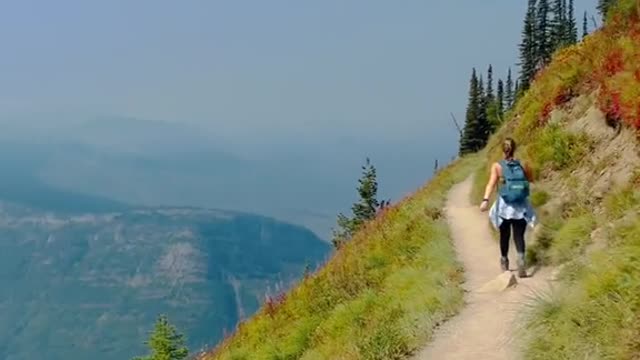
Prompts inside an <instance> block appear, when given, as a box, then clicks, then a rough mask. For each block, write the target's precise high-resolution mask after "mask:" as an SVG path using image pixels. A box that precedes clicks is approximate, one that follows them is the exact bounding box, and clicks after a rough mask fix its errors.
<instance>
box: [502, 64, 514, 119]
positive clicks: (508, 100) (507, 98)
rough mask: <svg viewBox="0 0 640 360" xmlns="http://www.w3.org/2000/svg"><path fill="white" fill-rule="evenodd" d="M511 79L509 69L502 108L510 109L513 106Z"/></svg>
mask: <svg viewBox="0 0 640 360" xmlns="http://www.w3.org/2000/svg"><path fill="white" fill-rule="evenodd" d="M513 98H514V92H513V78H512V77H511V68H509V72H508V73H507V83H506V87H505V90H504V108H505V109H511V106H513Z"/></svg>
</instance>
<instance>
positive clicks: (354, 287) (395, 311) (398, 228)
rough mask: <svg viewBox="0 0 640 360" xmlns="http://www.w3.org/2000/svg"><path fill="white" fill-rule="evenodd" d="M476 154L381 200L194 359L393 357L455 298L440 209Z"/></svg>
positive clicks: (456, 272)
mask: <svg viewBox="0 0 640 360" xmlns="http://www.w3.org/2000/svg"><path fill="white" fill-rule="evenodd" d="M477 161H478V160H477V158H475V157H469V158H465V159H464V160H461V161H457V162H456V163H454V164H453V165H451V166H449V167H448V168H446V169H444V170H442V171H441V172H439V173H438V174H437V175H436V176H435V177H434V179H433V180H432V181H431V182H430V183H429V184H428V185H427V186H425V187H424V188H422V189H420V190H419V191H417V192H416V193H415V194H414V195H413V196H410V197H408V198H406V199H404V200H403V201H401V202H399V203H398V204H396V205H394V206H391V207H389V208H386V210H384V211H383V212H382V213H381V214H380V215H379V216H378V217H377V218H376V219H375V220H373V221H372V222H370V223H369V224H367V225H366V226H365V227H364V228H363V229H362V230H361V231H359V232H358V233H356V234H355V236H354V237H353V239H351V240H350V241H349V242H348V243H346V244H345V245H344V246H343V247H342V248H341V249H340V251H338V252H337V254H336V255H335V256H334V257H333V258H332V259H331V260H330V261H329V262H328V263H327V264H326V265H325V266H324V267H323V268H322V269H320V270H319V271H318V272H317V273H315V274H311V275H309V276H308V277H307V278H306V279H304V280H303V281H302V282H301V283H300V284H299V286H298V287H297V288H295V289H294V290H293V291H291V292H290V293H288V294H283V295H282V296H280V297H278V298H274V299H272V300H270V301H268V302H267V303H266V304H265V305H264V306H263V308H262V310H261V311H260V312H259V313H258V314H257V315H256V316H255V317H253V318H252V319H250V320H249V321H248V322H246V323H244V324H241V325H240V326H239V327H238V329H237V332H236V333H235V334H234V335H233V336H232V337H230V338H229V339H227V340H226V341H225V342H224V343H222V344H221V345H220V346H219V347H218V348H217V349H215V350H214V351H213V352H211V353H210V354H204V355H203V356H202V359H208V360H212V359H294V358H301V359H398V358H403V357H404V356H405V355H406V354H408V353H409V352H411V351H412V350H414V349H416V348H418V347H419V346H420V345H421V344H423V343H424V341H426V340H427V338H428V337H429V336H430V334H431V331H432V330H433V329H434V327H435V326H437V325H438V324H439V323H440V322H442V321H444V320H445V319H446V318H448V317H449V316H451V315H453V314H454V313H455V312H456V310H457V309H458V308H459V307H460V306H461V305H462V289H461V287H460V284H461V281H462V276H461V275H462V274H461V268H460V266H459V264H458V263H457V262H456V260H455V256H454V253H453V249H452V246H451V243H450V240H449V235H448V229H447V224H446V221H445V219H444V218H443V214H442V211H441V209H442V208H443V206H444V200H445V197H446V193H447V190H448V189H449V188H450V187H451V186H452V185H453V184H455V183H456V182H458V181H461V180H463V179H464V178H465V177H466V176H467V175H468V174H470V173H471V172H472V170H473V168H474V166H475V165H474V164H475V163H477Z"/></svg>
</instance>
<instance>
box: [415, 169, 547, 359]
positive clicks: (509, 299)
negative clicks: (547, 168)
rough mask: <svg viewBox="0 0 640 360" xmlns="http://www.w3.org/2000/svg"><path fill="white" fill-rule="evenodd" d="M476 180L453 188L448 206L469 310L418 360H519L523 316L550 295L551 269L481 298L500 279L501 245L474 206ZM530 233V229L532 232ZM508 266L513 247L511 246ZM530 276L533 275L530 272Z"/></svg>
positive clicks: (512, 259) (443, 330) (448, 324)
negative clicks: (487, 286) (540, 298)
mask: <svg viewBox="0 0 640 360" xmlns="http://www.w3.org/2000/svg"><path fill="white" fill-rule="evenodd" d="M471 186H472V179H471V178H469V179H467V180H465V181H464V182H462V183H460V184H458V185H456V186H454V187H453V189H452V190H451V192H450V193H449V198H448V200H447V209H446V211H447V217H448V221H449V224H450V228H451V234H452V237H453V240H454V243H455V247H456V252H457V255H458V259H459V260H460V261H461V262H462V264H463V266H464V268H465V277H466V282H465V290H466V291H467V293H466V305H465V307H464V308H463V309H462V311H461V312H460V313H459V314H458V315H457V316H456V317H454V318H453V319H451V320H450V321H448V322H446V323H445V324H444V325H443V326H442V327H441V328H440V329H438V330H437V331H436V334H435V336H434V338H433V339H432V341H431V343H430V344H428V345H427V347H426V348H425V349H423V350H422V351H420V352H419V353H418V354H416V356H415V357H414V359H415V360H427V359H428V360H432V359H438V360H447V359H474V360H476V359H482V360H498V359H510V360H512V359H518V358H519V351H518V349H519V348H518V344H517V342H516V341H515V338H516V335H517V334H516V332H517V331H518V330H521V329H522V321H521V319H520V318H519V315H521V314H522V313H523V310H525V308H526V307H527V305H528V304H530V303H531V298H532V296H535V295H536V294H540V293H541V292H547V291H548V289H549V279H550V274H551V271H550V269H542V270H540V271H538V272H535V274H532V276H531V277H528V278H525V279H518V284H517V285H516V286H515V287H512V288H509V289H507V290H505V291H502V292H488V293H487V292H479V291H478V290H479V288H481V287H482V286H483V285H485V284H486V283H487V282H489V281H491V280H493V279H495V278H496V277H497V276H498V275H500V274H501V270H500V260H499V259H500V251H499V245H498V242H497V241H496V240H495V239H494V238H493V236H492V234H491V232H490V228H489V227H490V226H491V225H490V223H489V221H488V215H487V213H481V212H480V211H479V210H478V209H477V207H476V206H473V205H471V204H470V201H469V194H470V191H471ZM528 231H530V229H528ZM509 253H510V264H511V265H510V266H511V268H512V269H513V268H514V265H515V264H516V262H515V246H514V244H513V241H512V242H511V244H510V246H509ZM529 272H530V273H531V270H529Z"/></svg>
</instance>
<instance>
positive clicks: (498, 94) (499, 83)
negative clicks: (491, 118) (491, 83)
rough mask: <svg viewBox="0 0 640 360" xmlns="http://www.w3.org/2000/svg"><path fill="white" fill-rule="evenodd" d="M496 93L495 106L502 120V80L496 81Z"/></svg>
mask: <svg viewBox="0 0 640 360" xmlns="http://www.w3.org/2000/svg"><path fill="white" fill-rule="evenodd" d="M497 91H498V93H497V98H496V104H497V107H498V115H499V118H500V120H502V116H503V115H504V95H505V94H504V82H503V81H502V79H498V90H497Z"/></svg>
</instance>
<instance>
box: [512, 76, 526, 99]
mask: <svg viewBox="0 0 640 360" xmlns="http://www.w3.org/2000/svg"><path fill="white" fill-rule="evenodd" d="M525 91H526V90H525V89H524V88H523V87H522V85H520V81H519V80H516V86H515V90H514V94H515V95H514V97H513V99H514V100H513V102H514V104H515V103H516V102H517V101H518V100H520V98H521V97H522V95H524V92H525Z"/></svg>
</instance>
